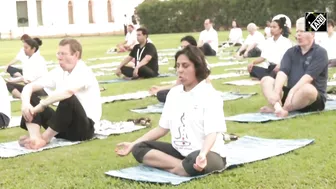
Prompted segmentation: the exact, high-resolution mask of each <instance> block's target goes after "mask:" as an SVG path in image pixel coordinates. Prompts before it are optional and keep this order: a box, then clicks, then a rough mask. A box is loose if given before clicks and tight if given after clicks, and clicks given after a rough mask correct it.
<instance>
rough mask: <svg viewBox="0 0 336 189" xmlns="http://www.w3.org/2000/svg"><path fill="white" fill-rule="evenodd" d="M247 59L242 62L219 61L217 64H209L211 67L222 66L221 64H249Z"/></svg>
mask: <svg viewBox="0 0 336 189" xmlns="http://www.w3.org/2000/svg"><path fill="white" fill-rule="evenodd" d="M247 63H248V62H247V61H242V62H219V63H216V64H208V65H209V67H210V68H215V67H221V66H232V65H240V64H247Z"/></svg>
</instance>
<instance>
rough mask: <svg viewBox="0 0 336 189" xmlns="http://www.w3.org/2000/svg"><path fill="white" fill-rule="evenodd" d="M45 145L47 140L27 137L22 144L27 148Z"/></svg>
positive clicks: (34, 148)
mask: <svg viewBox="0 0 336 189" xmlns="http://www.w3.org/2000/svg"><path fill="white" fill-rule="evenodd" d="M46 145H47V142H46V141H45V140H43V139H42V138H35V139H29V141H28V142H27V143H26V144H25V145H24V146H25V147H26V148H28V149H33V150H37V149H40V148H42V147H44V146H46Z"/></svg>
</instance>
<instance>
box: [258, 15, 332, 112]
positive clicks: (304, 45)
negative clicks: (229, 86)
mask: <svg viewBox="0 0 336 189" xmlns="http://www.w3.org/2000/svg"><path fill="white" fill-rule="evenodd" d="M296 33H297V34H296V36H297V42H298V45H296V46H294V47H292V48H290V49H288V50H287V52H286V53H285V54H284V56H283V58H282V61H281V66H280V71H279V73H278V74H277V77H276V79H273V78H272V77H269V76H266V77H264V78H263V79H262V80H261V86H262V90H263V93H264V96H265V98H266V99H267V101H268V103H269V104H270V105H269V106H264V107H262V108H261V109H260V111H261V112H269V113H270V112H274V113H275V114H276V116H278V117H286V116H288V112H291V111H300V112H311V111H321V110H324V108H325V102H326V88H327V82H328V55H327V51H326V50H325V49H324V48H323V47H321V46H319V45H317V44H315V42H314V35H315V34H314V33H313V32H305V19H304V18H300V19H298V20H297V21H296ZM286 81H287V86H284V84H285V83H286Z"/></svg>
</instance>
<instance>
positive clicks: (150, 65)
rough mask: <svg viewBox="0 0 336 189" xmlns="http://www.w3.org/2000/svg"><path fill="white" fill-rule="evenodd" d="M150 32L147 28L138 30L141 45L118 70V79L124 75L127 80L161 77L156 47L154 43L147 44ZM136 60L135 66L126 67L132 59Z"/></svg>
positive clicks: (138, 45) (134, 48) (135, 48)
mask: <svg viewBox="0 0 336 189" xmlns="http://www.w3.org/2000/svg"><path fill="white" fill-rule="evenodd" d="M147 38H148V31H147V29H145V28H139V29H137V40H138V42H139V44H137V45H135V46H134V47H133V50H132V51H131V53H130V54H129V56H127V57H126V58H125V59H124V60H123V61H122V62H121V64H120V65H119V66H118V68H117V70H116V72H115V73H116V75H117V76H118V77H120V76H121V74H123V75H124V76H125V77H126V78H130V79H137V78H152V77H156V76H158V75H159V73H158V71H159V63H158V54H157V50H156V47H155V46H154V45H153V43H148V42H147ZM133 58H134V59H135V66H134V67H129V66H126V64H128V63H129V62H131V61H132V59H133Z"/></svg>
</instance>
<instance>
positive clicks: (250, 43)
mask: <svg viewBox="0 0 336 189" xmlns="http://www.w3.org/2000/svg"><path fill="white" fill-rule="evenodd" d="M247 31H248V32H249V35H248V36H247V38H246V40H245V42H244V44H243V45H242V46H241V47H240V48H239V50H238V52H237V55H236V57H240V56H243V57H244V58H247V57H259V56H260V55H261V47H260V46H261V44H262V43H263V42H264V41H265V37H264V36H263V34H262V33H260V32H259V31H258V27H257V26H256V25H255V24H254V23H250V24H248V25H247Z"/></svg>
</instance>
